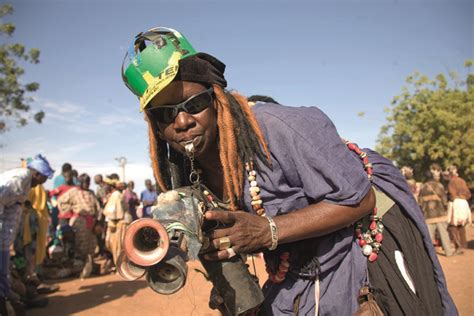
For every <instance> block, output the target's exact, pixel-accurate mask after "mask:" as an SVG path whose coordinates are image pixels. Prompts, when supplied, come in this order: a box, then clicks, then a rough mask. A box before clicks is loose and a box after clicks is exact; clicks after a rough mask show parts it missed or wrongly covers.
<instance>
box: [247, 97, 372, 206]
mask: <svg viewBox="0 0 474 316" xmlns="http://www.w3.org/2000/svg"><path fill="white" fill-rule="evenodd" d="M255 108H256V109H255V113H256V115H257V119H258V121H259V123H260V127H261V128H262V131H263V132H264V134H265V137H266V139H267V141H268V146H269V149H270V151H271V154H272V160H273V161H274V169H276V170H272V171H271V172H270V171H269V172H268V174H267V177H269V178H271V177H272V176H275V175H272V173H274V172H273V171H277V172H276V175H278V171H279V169H281V172H282V173H283V175H284V177H283V179H284V180H286V181H287V182H288V184H289V186H290V187H300V188H302V189H303V191H304V195H305V196H306V197H307V198H308V199H309V200H310V201H311V200H312V201H326V202H330V203H334V204H342V205H355V204H357V203H359V202H360V201H361V200H362V199H363V198H364V197H365V195H366V194H367V192H368V191H369V189H370V182H369V181H368V179H367V174H366V173H365V170H364V168H363V166H362V163H361V162H360V160H359V159H358V158H357V157H355V156H354V155H353V154H351V152H350V151H349V149H347V147H346V145H345V144H344V143H343V141H342V140H341V138H340V136H339V134H338V133H337V131H336V128H335V127H334V124H333V123H332V122H331V120H330V119H329V118H328V117H327V116H326V115H325V114H324V113H323V112H322V111H321V110H319V109H318V108H316V107H298V108H291V107H283V106H278V105H274V104H271V105H270V104H266V105H260V106H256V107H255ZM270 180H271V179H270ZM275 181H276V180H275ZM279 181H280V182H281V180H279ZM276 182H278V181H276ZM277 186H278V184H277ZM280 186H281V183H280Z"/></svg>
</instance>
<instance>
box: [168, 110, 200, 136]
mask: <svg viewBox="0 0 474 316" xmlns="http://www.w3.org/2000/svg"><path fill="white" fill-rule="evenodd" d="M194 126H196V120H195V119H194V116H193V115H192V114H189V113H186V112H184V111H181V112H179V113H178V115H177V116H176V118H175V119H174V125H173V127H174V128H175V130H176V131H178V132H180V131H186V130H188V129H190V128H193V127H194Z"/></svg>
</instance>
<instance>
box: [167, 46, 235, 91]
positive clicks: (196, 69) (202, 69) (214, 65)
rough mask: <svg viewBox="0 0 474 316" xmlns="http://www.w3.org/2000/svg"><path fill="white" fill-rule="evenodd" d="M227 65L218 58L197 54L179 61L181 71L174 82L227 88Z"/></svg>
mask: <svg viewBox="0 0 474 316" xmlns="http://www.w3.org/2000/svg"><path fill="white" fill-rule="evenodd" d="M224 71H225V64H224V63H222V62H221V61H220V60H218V59H217V58H215V57H213V56H211V55H209V54H206V53H197V54H196V55H193V56H189V57H186V58H184V59H181V60H180V61H179V71H178V74H177V75H176V77H175V78H174V81H191V82H197V83H201V84H204V85H206V86H210V85H212V84H217V85H219V86H221V87H223V88H225V87H227V81H226V80H225V78H224Z"/></svg>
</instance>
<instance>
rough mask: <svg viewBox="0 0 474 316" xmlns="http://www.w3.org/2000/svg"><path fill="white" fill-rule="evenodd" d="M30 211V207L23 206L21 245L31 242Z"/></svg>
mask: <svg viewBox="0 0 474 316" xmlns="http://www.w3.org/2000/svg"><path fill="white" fill-rule="evenodd" d="M30 212H31V209H29V208H26V207H24V206H23V214H21V216H22V221H21V222H22V223H23V227H22V229H23V246H26V245H28V244H30V243H31V231H30Z"/></svg>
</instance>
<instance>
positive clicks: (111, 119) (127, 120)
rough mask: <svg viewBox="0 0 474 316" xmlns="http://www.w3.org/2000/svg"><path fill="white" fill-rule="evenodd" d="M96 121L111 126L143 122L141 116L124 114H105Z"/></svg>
mask: <svg viewBox="0 0 474 316" xmlns="http://www.w3.org/2000/svg"><path fill="white" fill-rule="evenodd" d="M97 123H99V124H100V125H103V126H112V125H115V124H133V125H142V124H144V121H143V118H140V117H136V116H134V117H131V116H129V115H125V114H106V115H103V116H101V117H99V118H98V119H97Z"/></svg>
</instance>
